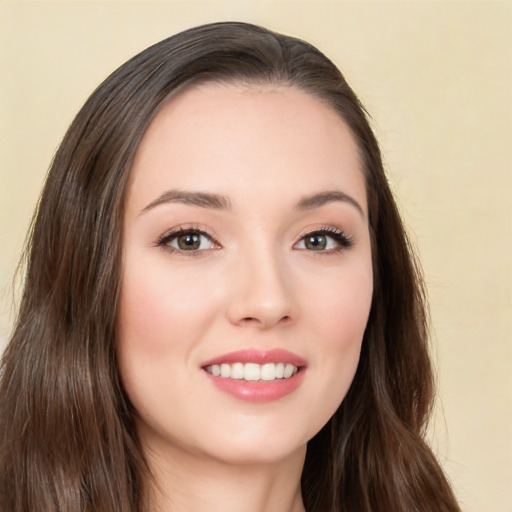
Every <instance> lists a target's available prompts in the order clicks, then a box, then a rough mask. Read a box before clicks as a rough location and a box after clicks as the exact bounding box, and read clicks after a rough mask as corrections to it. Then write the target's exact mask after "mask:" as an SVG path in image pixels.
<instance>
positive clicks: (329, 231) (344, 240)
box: [156, 226, 354, 256]
mask: <svg viewBox="0 0 512 512" xmlns="http://www.w3.org/2000/svg"><path fill="white" fill-rule="evenodd" d="M183 235H197V236H200V237H206V238H208V239H209V240H210V241H211V243H212V244H213V245H215V246H217V247H216V248H220V247H221V245H220V244H219V243H218V242H217V241H216V240H215V238H214V237H213V236H212V235H210V234H209V233H208V232H207V231H204V230H203V229H199V228H194V227H190V228H184V227H180V228H179V229H175V230H173V231H171V232H169V233H165V234H164V235H162V236H161V237H160V238H158V240H157V241H156V245H157V247H161V248H162V249H165V250H167V251H170V252H173V253H179V254H182V255H185V256H197V255H198V254H200V253H202V252H204V251H205V250H208V249H194V250H184V249H178V248H176V247H172V246H171V245H169V244H170V243H171V242H172V241H173V240H175V239H177V238H178V237H179V236H183ZM314 236H325V237H328V238H330V239H332V240H334V242H335V243H336V247H334V248H331V249H326V250H318V251H315V250H309V251H308V249H306V248H304V249H301V250H306V251H308V252H318V253H323V254H333V253H339V252H342V251H344V250H346V249H349V248H350V247H352V246H353V245H354V241H353V239H352V238H351V237H350V236H348V235H346V234H345V233H344V232H343V231H341V230H339V229H337V228H334V227H332V226H324V227H322V228H320V229H315V230H313V231H309V232H307V233H305V234H303V235H302V236H301V237H300V239H299V241H298V242H296V243H295V244H294V247H295V246H296V245H297V244H298V243H301V242H305V240H306V238H307V237H314ZM210 250H211V249H210Z"/></svg>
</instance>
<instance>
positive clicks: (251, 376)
mask: <svg viewBox="0 0 512 512" xmlns="http://www.w3.org/2000/svg"><path fill="white" fill-rule="evenodd" d="M260 374H261V370H260V365H259V364H256V363H246V364H245V365H244V380H260Z"/></svg>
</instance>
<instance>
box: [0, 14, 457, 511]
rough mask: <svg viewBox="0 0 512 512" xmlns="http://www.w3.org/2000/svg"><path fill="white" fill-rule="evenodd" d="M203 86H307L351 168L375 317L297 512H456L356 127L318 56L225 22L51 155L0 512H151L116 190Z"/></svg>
mask: <svg viewBox="0 0 512 512" xmlns="http://www.w3.org/2000/svg"><path fill="white" fill-rule="evenodd" d="M211 81H220V82H225V83H242V84H248V85H254V84H275V85H277V86H290V87H296V88H299V89H301V90H302V91H304V92H306V93H307V94H311V95H312V96H314V97H316V98H318V99H320V100H321V101H323V102H324V103H326V104H327V105H329V107H330V108H332V109H334V110H335V111H336V112H337V113H338V114H339V115H340V116H341V118H342V119H343V120H344V121H345V123H346V124H347V126H348V127H349V129H350V131H351V133H352V135H353V137H354V140H355V142H356V144H357V146H358V148H359V151H360V155H361V161H362V167H363V171H364V174H365V179H366V186H367V197H368V210H369V227H370V234H371V237H372V252H373V271H374V280H375V282H374V296H373V303H372V308H371V312H370V318H369V321H368V325H367V329H366V332H365V336H364V340H363V346H362V353H361V360H360V364H359V366H358V369H357V372H356V376H355V378H354V381H353V383H352V386H351V388H350V390H349V392H348V394H347V396H346V398H345V399H344V401H343V403H342V404H341V406H340V408H339V409H338V411H337V412H336V413H335V415H334V416H333V418H332V419H331V420H330V421H329V422H328V423H327V424H326V425H325V427H324V428H323V429H322V430H321V431H320V432H319V433H318V434H317V435H316V436H315V437H314V438H313V439H312V440H311V441H310V443H309V445H308V450H307V455H306V463H305V467H304V471H303V476H302V492H303V499H304V504H305V507H306V509H307V510H308V512H320V511H322V512H326V511H329V512H334V511H340V510H358V511H364V512H370V511H376V510H393V511H394V512H405V511H407V512H413V511H418V512H419V511H425V510H436V511H439V512H444V511H446V512H453V511H458V510H459V508H458V506H457V504H456V500H455V498H454V496H453V493H452V491H451V489H450V486H449V484H448V483H447V481H446V478H445V476H444V474H443V472H442V469H441V468H440V466H439V465H438V463H437V462H436V460H435V458H434V456H433V454H432V452H431V450H430V449H429V448H428V446H427V445H426V443H425V441H424V428H425V425H426V421H427V419H428V416H429V412H430V408H431V404H432V393H433V384H432V370H431V366H430V360H429V357H428V350H427V349H428V347H427V339H428V332H427V318H426V305H425V296H424V290H423V285H422V278H421V273H420V271H419V267H418V266H417V264H416V263H415V262H414V259H413V256H412V251H411V247H410V244H409V242H408V240H407V237H406V234H405V231H404V228H403V226H402V222H401V220H400V216H399V213H398V211H397V208H396V205H395V202H394V200H393V197H392V194H391V192H390V189H389V185H388V183H387V180H386V177H385V174H384V170H383V166H382V160H381V156H380V151H379V147H378V144H377V141H376V139H375V137H374V135H373V133H372V130H371V128H370V126H369V123H368V120H367V117H366V115H365V111H364V109H363V107H362V105H361V104H360V102H359V100H358V98H357V97H356V95H355V94H354V92H353V91H352V90H351V89H350V87H349V86H348V84H347V83H346V81H345V79H344V78H343V76H342V74H341V73H340V72H339V70H338V69H337V68H336V67H335V65H334V64H333V63H332V62H331V61H330V60H329V59H327V58H326V57H325V56H324V55H323V54H322V53H321V52H320V51H318V50H317V49H316V48H314V47H313V46H311V45H309V44H308V43H305V42H304V41H301V40H298V39H294V38H291V37H287V36H283V35H279V34H275V33H273V32H270V31H268V30H266V29H263V28H261V27H257V26H254V25H249V24H244V23H234V22H233V23H231V22H229V23H216V24H211V25H205V26H201V27H197V28H193V29H191V30H188V31H185V32H182V33H180V34H177V35H175V36H172V37H170V38H169V39H166V40H164V41H162V42H160V43H157V44H156V45H154V46H151V47H150V48H148V49H147V50H145V51H143V52H142V53H140V54H139V55H137V56H135V57H134V58H132V59H131V60H129V61H128V62H127V63H126V64H124V65H123V66H121V67H120V68H119V69H118V70H117V71H115V72H114V73H113V74H112V75H110V76H109V77H108V78H107V79H106V80H105V81H104V82H103V84H101V85H100V86H99V87H98V88H97V89H96V91H95V92H94V93H93V94H92V95H91V97H90V98H89V99H88V100H87V102H86V103H85V105H84V107H83V108H82V109H81V110H80V112H79V113H78V115H77V116H76V118H75V120H74V121H73V123H72V124H71V126H70V128H69V129H68V132H67V133H66V135H65V137H64V140H63V142H62V144H61V145H60V147H59V149H58V151H57V153H56V155H55V158H54V160H53V162H52V165H51V168H50V171H49V174H48V177H47V180H46V183H45V186H44V189H43V192H42V196H41V200H40V203H39V207H38V211H37V214H36V217H35V221H34V224H33V229H32V232H31V234H30V238H29V241H28V245H27V273H26V280H25V287H24V293H23V296H22V301H21V306H20V310H19V315H18V318H17V323H16V326H15V329H14V332H13V336H12V339H11V342H10V344H9V345H8V347H7V349H6V351H5V354H4V356H3V360H2V366H1V374H0V375H1V382H0V510H5V511H7V510H8V511H9V512H22V511H23V512H26V511H28V510H30V511H31V512H42V511H48V510H62V511H66V512H86V511H87V512H92V511H96V510H101V511H102V512H118V511H119V510H123V511H126V512H129V511H131V512H141V511H142V510H146V509H147V504H145V503H144V500H145V491H146V483H147V481H148V478H149V476H150V475H149V472H148V468H147V467H146V465H145V463H144V457H143V454H142V450H141V447H140V444H139V441H138V438H137V432H136V429H135V426H134V421H133V411H132V407H131V405H130V403H129V400H128V399H127V397H126V395H125V393H124V391H123V388H122V384H121V381H120V377H119V371H118V367H117V360H116V306H117V302H118V297H119V289H120V267H121V256H122V254H121V233H122V228H121V226H122V217H123V204H124V197H125V190H126V186H127V182H128V179H129V175H130V169H131V166H132V162H133V159H134V155H135V152H136V150H137V148H138V145H139V143H140V140H141V138H142V136H143V134H144V133H145V131H146V129H147V127H148V125H149V124H150V122H151V120H152V119H153V118H154V116H155V115H156V113H157V112H158V110H159V109H160V108H161V106H162V105H163V103H164V102H165V101H166V100H167V99H168V98H170V97H171V96H172V95H173V94H176V92H177V91H179V90H181V89H183V88H185V87H189V86H192V85H195V84H200V83H204V82H211Z"/></svg>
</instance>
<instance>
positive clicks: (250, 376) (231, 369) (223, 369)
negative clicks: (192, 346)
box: [205, 363, 299, 381]
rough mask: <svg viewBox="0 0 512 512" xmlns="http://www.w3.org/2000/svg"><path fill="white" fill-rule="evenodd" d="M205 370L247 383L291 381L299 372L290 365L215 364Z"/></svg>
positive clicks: (216, 375) (217, 375) (218, 375)
mask: <svg viewBox="0 0 512 512" xmlns="http://www.w3.org/2000/svg"><path fill="white" fill-rule="evenodd" d="M205 370H206V371H207V372H208V373H211V374H212V375H214V376H215V377H223V378H231V379H238V380H240V379H243V380H247V381H257V380H262V381H271V380H276V379H289V378H290V377H292V376H293V375H295V374H296V373H297V372H298V371H299V370H298V368H297V367H296V366H294V365H293V364H290V363H286V364H285V363H266V364H262V365H259V364H256V363H245V364H243V363H234V364H227V363H222V364H220V365H219V364H213V365H211V366H207V367H206V368H205Z"/></svg>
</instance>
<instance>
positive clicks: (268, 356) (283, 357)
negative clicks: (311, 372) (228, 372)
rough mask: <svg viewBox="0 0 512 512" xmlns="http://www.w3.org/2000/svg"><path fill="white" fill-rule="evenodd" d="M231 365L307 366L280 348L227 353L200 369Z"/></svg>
mask: <svg viewBox="0 0 512 512" xmlns="http://www.w3.org/2000/svg"><path fill="white" fill-rule="evenodd" d="M222 363H227V364H233V363H244V364H245V363H257V364H265V363H289V364H293V365H294V366H297V367H299V366H307V361H306V360H305V359H303V358H302V357H299V356H298V355H297V354H294V353H293V352H289V351H288V350H283V349H281V348H274V349H272V350H258V349H253V348H251V349H246V350H237V351H235V352H229V353H227V354H224V355H222V356H219V357H215V358H213V359H209V360H208V361H205V362H204V363H201V367H203V368H204V367H205V366H211V365H212V364H222Z"/></svg>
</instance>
